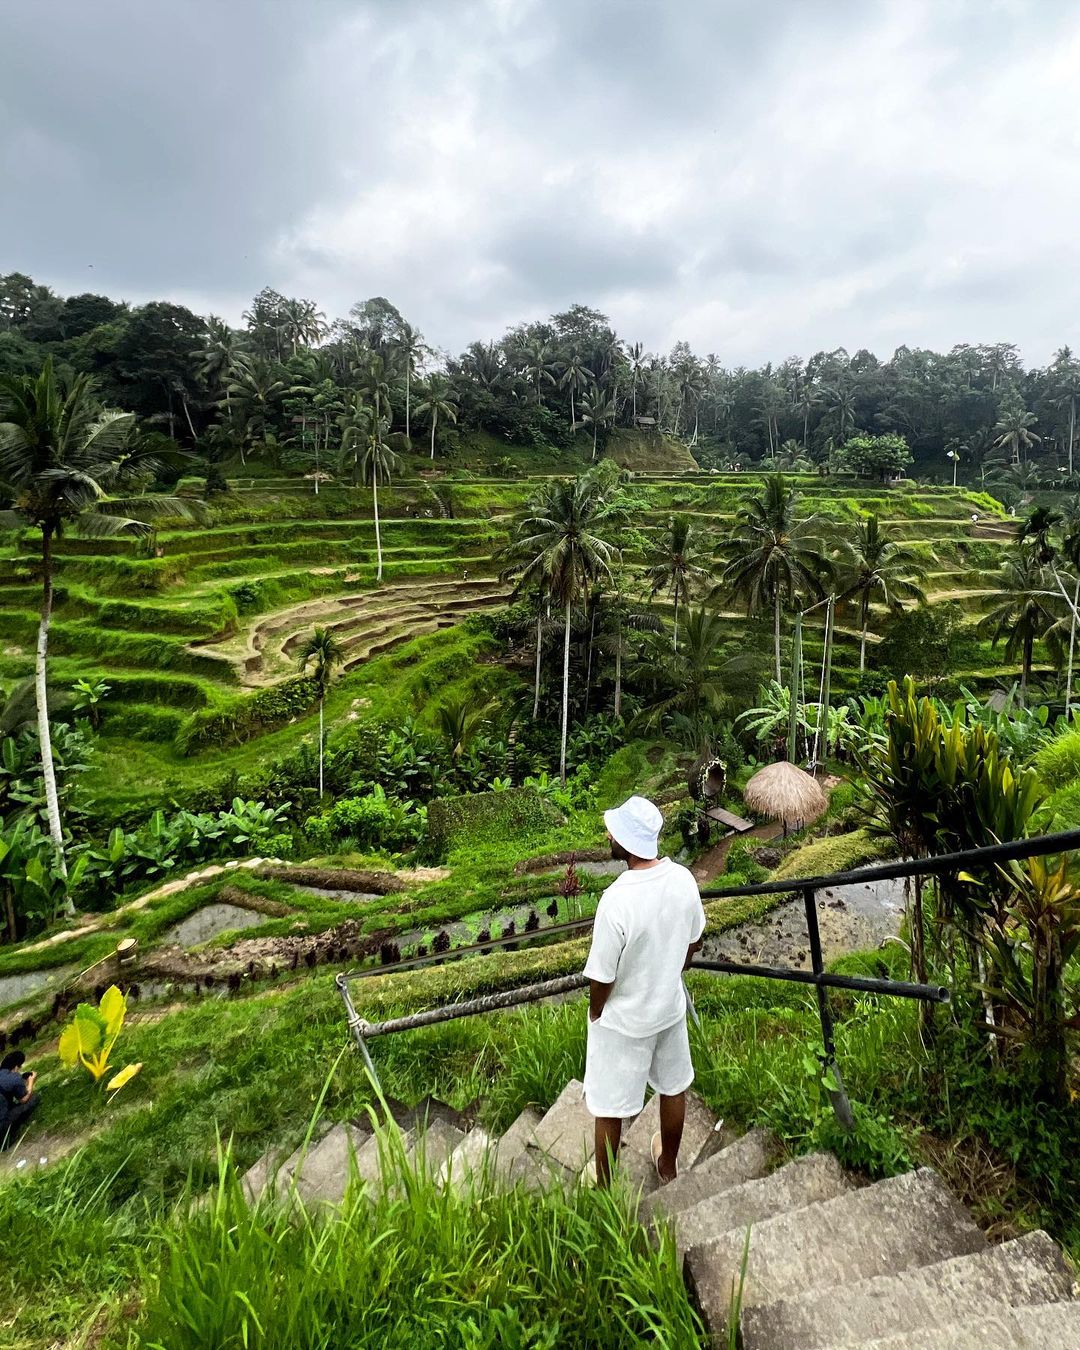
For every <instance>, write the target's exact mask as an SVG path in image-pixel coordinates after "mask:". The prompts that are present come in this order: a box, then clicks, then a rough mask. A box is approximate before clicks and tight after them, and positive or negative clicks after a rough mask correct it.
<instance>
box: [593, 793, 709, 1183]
mask: <svg viewBox="0 0 1080 1350" xmlns="http://www.w3.org/2000/svg"><path fill="white" fill-rule="evenodd" d="M663 823H664V818H663V816H662V815H661V814H660V812H659V810H658V809H657V808H656V807H655V806H654V805H653V803H652V802H650V801H647V800H646V799H645V798H644V797H630V798H629V799H628V800H627V801H625V802H623V804H622V805H621V806H618V807H615V808H614V809H613V810H610V811H605V812H604V824H605V825H606V826H607V831H608V838H609V839H610V840H611V856H612V857H613V858H616V859H621V860H622V861H624V862H625V863H626V866H627V870H626V871H625V872H623V873H622V874H621V875H620V876H618V877H616V879H615V881H614V882H612V884H611V885H610V886H609V887H608V888H607V890H606V891H605V892H604V894H603V895H602V896H601V897H600V903H599V905H598V906H597V909H596V919H595V923H594V926H593V938H592V948H591V950H590V952H589V959H588V961H587V962H586V963H585V974H586V975H587V976H588V977H589V1037H588V1048H587V1051H586V1057H585V1105H586V1106H587V1107H588V1109H589V1111H590V1113H591V1114H592V1115H593V1116H595V1117H596V1180H597V1184H598V1185H599V1186H606V1185H607V1184H608V1183H609V1181H610V1178H611V1163H612V1162H614V1160H615V1158H616V1157H617V1156H618V1152H619V1142H620V1140H621V1138H622V1125H623V1121H624V1120H631V1119H633V1117H635V1116H636V1115H638V1113H639V1112H640V1111H641V1109H642V1107H643V1106H644V1104H645V1086H646V1084H649V1085H651V1086H652V1088H653V1089H654V1091H656V1092H658V1093H659V1094H660V1130H659V1132H658V1133H657V1134H655V1135H654V1136H653V1140H652V1155H653V1162H654V1164H655V1166H656V1171H657V1175H658V1176H659V1178H660V1181H661V1184H663V1183H666V1182H668V1181H672V1180H674V1178H675V1177H676V1176H677V1175H678V1156H679V1144H680V1142H681V1141H682V1131H683V1121H684V1119H685V1115H686V1090H687V1088H689V1086H690V1084H691V1083H692V1082H693V1081H694V1066H693V1064H692V1063H691V1060H690V1038H689V1034H688V1032H687V1027H686V1011H687V1000H686V990H685V988H684V986H683V982H682V976H683V971H684V970H685V969H686V967H687V966H688V965H689V964H690V962H691V960H692V959H693V957H694V954H695V953H696V952H698V951H699V950H700V948H701V943H702V935H703V934H704V932H705V911H704V909H703V908H702V904H701V895H700V894H699V892H698V888H697V882H696V881H695V880H694V878H693V875H692V874H691V873H690V872H689V871H688V870H687V868H685V867H681V866H680V865H679V864H678V863H676V862H673V861H672V860H671V859H670V858H659V857H658V856H657V854H658V852H659V849H658V839H659V835H660V829H661V827H662V826H663Z"/></svg>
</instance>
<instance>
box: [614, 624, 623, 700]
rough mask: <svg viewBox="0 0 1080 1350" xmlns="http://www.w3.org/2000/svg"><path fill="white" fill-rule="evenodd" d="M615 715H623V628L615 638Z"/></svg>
mask: <svg viewBox="0 0 1080 1350" xmlns="http://www.w3.org/2000/svg"><path fill="white" fill-rule="evenodd" d="M615 716H616V717H621V716H622V629H621V628H620V629H619V632H618V634H617V636H616V639H615Z"/></svg>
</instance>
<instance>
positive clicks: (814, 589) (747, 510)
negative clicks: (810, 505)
mask: <svg viewBox="0 0 1080 1350" xmlns="http://www.w3.org/2000/svg"><path fill="white" fill-rule="evenodd" d="M798 501H799V494H798V492H797V491H796V490H795V489H794V488H791V487H788V484H787V481H786V479H785V478H784V475H783V474H780V473H777V474H771V475H770V476H769V477H768V478H766V480H765V485H764V487H763V489H762V491H761V492H760V493H759V494H756V495H754V496H751V497H748V498H746V499H745V500H744V502H743V504H742V506H740V508H739V510H738V512H737V514H736V517H735V524H734V527H733V529H732V531H731V534H730V535H729V536H728V538H727V539H726V540H725V541H724V543H723V544H722V545H721V555H722V557H724V558H725V559H726V562H725V566H724V570H723V573H722V574H721V585H723V586H726V587H727V589H728V590H730V591H731V592H732V593H733V594H734V595H736V596H739V597H741V598H742V599H744V600H745V601H746V608H747V613H749V614H752V613H754V612H755V611H757V610H761V609H764V608H765V607H767V606H771V607H772V611H773V642H774V648H775V651H774V655H775V665H776V682H777V683H778V684H780V683H782V682H783V679H782V674H781V670H780V614H781V611H782V609H783V607H784V605H785V604H788V605H790V604H792V603H793V602H794V601H795V599H796V597H798V596H800V595H811V596H814V597H815V598H819V599H820V597H821V596H822V595H823V594H824V587H823V586H822V584H821V577H822V574H823V572H827V569H828V563H827V559H826V558H825V556H824V553H823V551H822V547H821V543H820V540H819V537H818V531H819V528H820V526H819V521H818V518H817V516H807V517H804V518H803V519H801V520H800V519H798V518H797V514H796V512H797V507H798Z"/></svg>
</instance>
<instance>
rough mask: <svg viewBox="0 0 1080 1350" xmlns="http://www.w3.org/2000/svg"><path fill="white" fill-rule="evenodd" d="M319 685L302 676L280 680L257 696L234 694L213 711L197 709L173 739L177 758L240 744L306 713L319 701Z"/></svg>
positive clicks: (315, 681)
mask: <svg viewBox="0 0 1080 1350" xmlns="http://www.w3.org/2000/svg"><path fill="white" fill-rule="evenodd" d="M319 689H320V686H319V682H318V680H316V679H312V678H306V677H304V676H301V677H298V678H296V679H292V680H282V681H281V683H280V684H275V685H273V686H272V687H271V688H269V689H260V690H259V692H258V693H257V694H247V695H237V696H235V697H234V698H231V699H229V700H227V701H226V702H224V703H223V704H222V705H219V706H218V707H214V708H199V709H197V710H196V711H195V712H193V713H192V715H191V717H190V718H189V719H188V721H187V722H186V723H185V725H184V726H183V727H182V728H181V730H180V732H179V734H178V735H177V737H176V751H177V754H180V755H195V754H198V752H199V751H200V750H206V749H209V748H220V747H223V746H226V745H241V744H242V743H243V742H244V741H248V740H252V739H253V738H254V737H256V736H260V735H262V734H263V733H264V732H267V731H273V730H275V729H276V728H277V727H280V726H282V725H283V724H284V723H286V722H288V721H289V720H290V719H291V718H294V717H299V716H301V715H302V714H304V713H306V712H308V711H310V709H311V707H312V705H313V704H315V703H317V702H318V699H319Z"/></svg>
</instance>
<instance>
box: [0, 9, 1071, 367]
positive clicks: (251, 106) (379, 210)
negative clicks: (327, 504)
mask: <svg viewBox="0 0 1080 1350" xmlns="http://www.w3.org/2000/svg"><path fill="white" fill-rule="evenodd" d="M4 37H5V41H4V45H3V48H2V51H0V182H3V183H4V184H5V186H6V198H7V200H6V201H5V209H4V211H3V213H2V214H0V268H3V269H4V270H7V269H8V268H19V269H20V270H24V271H28V272H31V273H32V274H33V275H34V276H36V277H37V278H39V279H41V280H44V281H48V282H49V283H50V284H53V285H55V286H56V287H57V288H58V289H60V290H62V291H71V290H76V289H78V290H81V289H86V288H87V287H91V286H92V287H93V288H95V289H100V290H105V291H108V292H109V293H111V294H115V295H120V296H126V297H128V298H130V299H133V300H142V299H148V298H151V297H154V296H169V297H172V298H176V299H178V300H181V301H183V302H184V303H188V304H191V305H193V306H195V307H197V308H200V309H203V310H210V309H213V310H214V311H216V312H220V313H224V314H226V315H227V316H228V317H230V318H232V319H234V320H237V319H239V315H240V312H241V310H242V309H243V307H244V305H245V303H246V301H247V300H248V298H249V297H250V296H251V295H252V294H253V293H254V292H255V291H256V290H257V289H258V288H259V287H260V286H262V285H265V284H270V285H274V286H276V287H277V288H278V289H280V290H284V291H287V292H290V293H296V294H306V295H310V296H312V297H313V298H315V299H317V300H318V301H319V303H320V306H321V307H322V308H323V309H324V310H326V311H327V312H329V313H330V314H331V315H333V314H335V313H343V312H344V311H345V310H346V309H347V308H348V306H349V304H351V303H352V302H353V301H354V300H357V299H360V298H363V297H364V296H367V295H372V294H383V295H387V296H389V297H390V298H391V299H393V300H394V301H395V303H396V304H398V305H399V307H400V308H401V309H402V310H403V311H404V312H405V313H406V314H407V315H408V316H409V317H410V318H411V319H412V320H413V321H414V322H415V323H417V324H418V325H419V326H420V327H421V328H422V329H423V330H424V331H425V333H426V334H427V335H428V337H429V339H430V340H432V341H434V342H436V343H438V344H439V345H441V346H444V347H447V348H451V349H457V348H460V347H461V346H462V345H464V343H465V342H467V341H469V340H471V339H472V338H474V337H487V336H494V335H497V334H498V333H499V332H500V331H501V330H502V328H503V327H504V326H505V325H506V324H508V323H511V322H515V321H519V320H521V319H525V318H529V317H534V316H539V315H543V314H545V313H549V312H551V311H553V310H555V309H557V308H559V307H562V306H564V305H565V304H567V303H569V302H570V301H573V300H580V301H582V302H584V303H589V304H595V305H597V306H599V307H600V308H603V309H605V311H606V312H608V313H610V314H611V316H612V318H613V320H614V322H615V324H616V326H617V327H618V328H619V330H620V331H621V332H624V333H625V334H626V335H627V336H628V337H631V338H640V339H641V340H643V341H645V342H646V344H647V345H648V346H650V347H651V348H653V349H664V348H666V347H668V346H670V345H671V343H672V342H674V341H675V340H677V339H679V338H686V339H688V340H690V341H691V342H692V343H693V344H694V345H695V346H696V347H698V348H699V349H700V350H702V351H705V350H715V351H717V352H718V353H719V354H720V355H721V357H722V359H724V360H725V361H728V362H730V363H732V364H737V363H750V362H757V361H762V360H767V359H773V360H778V359H782V358H783V357H784V356H785V355H787V353H789V352H790V351H794V350H799V351H802V352H803V353H804V354H808V353H810V352H811V351H814V350H816V349H818V348H822V347H830V346H834V345H838V344H839V343H843V344H844V345H846V346H848V347H849V348H852V349H854V348H855V347H859V346H869V347H872V348H875V349H876V350H878V351H880V352H882V353H883V354H887V353H888V351H889V350H891V348H892V347H893V346H895V345H897V344H898V343H900V342H908V343H910V344H912V345H937V346H949V345H951V344H952V343H953V342H958V341H972V342H978V341H985V340H996V339H1000V338H1007V339H1010V340H1015V341H1018V342H1019V343H1020V344H1021V346H1022V349H1023V350H1024V353H1025V355H1026V356H1027V357H1028V358H1029V359H1031V360H1038V361H1042V360H1045V359H1047V357H1048V356H1049V354H1050V352H1051V351H1052V350H1053V348H1054V347H1056V346H1058V345H1060V344H1061V343H1062V342H1065V341H1068V342H1070V343H1072V344H1073V345H1077V334H1076V332H1075V328H1076V318H1075V313H1074V312H1075V309H1076V297H1075V296H1074V295H1073V294H1072V292H1071V288H1070V286H1069V284H1068V283H1069V281H1070V280H1071V277H1072V276H1073V275H1075V274H1076V273H1077V263H1078V261H1080V259H1078V257H1077V255H1078V252H1080V244H1078V243H1077V242H1076V240H1075V239H1074V229H1073V221H1074V220H1075V219H1076V217H1077V214H1078V209H1080V184H1077V182H1076V175H1075V172H1074V164H1075V154H1076V145H1075V130H1074V129H1075V126H1076V125H1077V117H1076V94H1075V92H1074V86H1075V81H1074V75H1073V72H1074V70H1075V68H1076V63H1077V60H1078V59H1080V14H1078V13H1077V11H1076V9H1075V6H1073V5H1071V4H1069V3H1067V0H989V2H987V0H940V2H939V0H886V2H885V3H882V4H880V5H873V6H870V5H865V4H858V3H856V0H842V2H839V0H829V2H827V3H826V2H825V0H821V2H820V3H810V2H809V0H808V2H807V3H803V4H800V5H797V6H796V5H792V4H790V3H788V2H787V0H760V2H759V3H756V4H755V3H748V0H725V2H718V0H685V3H683V4H680V5H678V6H674V5H668V4H652V3H646V2H645V0H589V3H584V4H583V3H581V0H440V2H439V3H436V2H435V0H395V2H394V3H391V2H390V0H378V2H376V0H371V2H362V0H314V2H311V0H309V3H304V4H301V3H299V0H273V2H269V0H264V2H263V3H257V2H256V0H227V2H223V0H217V2H216V3H215V2H214V0H170V3H167V4H166V3H161V4H154V5H148V4H145V3H138V2H137V0H95V3H94V4H93V5H87V4H85V3H82V2H79V3H77V2H76V0H59V3H54V4H53V5H51V6H50V7H49V10H48V22H47V23H45V22H42V11H41V10H40V7H35V6H20V5H10V6H8V7H7V8H6V9H5V34H4ZM89 264H93V269H92V270H90V267H89Z"/></svg>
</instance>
